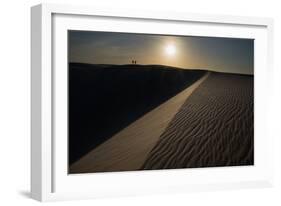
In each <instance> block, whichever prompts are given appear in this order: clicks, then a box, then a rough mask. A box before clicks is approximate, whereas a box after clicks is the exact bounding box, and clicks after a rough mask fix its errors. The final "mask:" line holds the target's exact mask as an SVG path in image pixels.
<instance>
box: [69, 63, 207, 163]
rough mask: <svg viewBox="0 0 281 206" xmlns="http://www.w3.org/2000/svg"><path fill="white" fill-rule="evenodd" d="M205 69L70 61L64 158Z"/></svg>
mask: <svg viewBox="0 0 281 206" xmlns="http://www.w3.org/2000/svg"><path fill="white" fill-rule="evenodd" d="M205 73H206V71H199V70H187V69H180V68H174V67H168V66H162V65H91V64H81V63H70V64H69V95H68V96H69V99H68V103H69V105H68V114H69V116H68V117H69V121H68V123H69V131H68V133H69V145H68V151H69V162H70V164H72V163H74V162H76V161H77V160H79V159H80V158H81V157H83V156H84V155H85V154H87V153H88V152H90V151H92V150H93V149H94V148H96V147H97V146H99V145H100V144H102V143H103V142H105V141H107V140H108V139H110V138H111V137H112V136H114V135H115V134H117V133H118V132H120V131H121V130H123V129H124V128H126V127H127V126H129V125H130V124H132V123H133V122H134V121H136V120H137V119H139V118H140V117H142V116H143V115H145V114H146V113H148V112H150V111H151V110H153V109H155V108H157V107H158V106H159V105H161V104H162V103H164V102H165V101H167V100H168V99H170V98H172V97H173V96H175V95H177V94H178V93H180V92H181V91H183V90H184V89H186V88H187V87H188V86H190V85H192V84H193V83H194V82H195V81H197V80H198V79H199V78H201V77H202V76H203V75H204V74H205Z"/></svg>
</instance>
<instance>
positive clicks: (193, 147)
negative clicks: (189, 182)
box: [142, 73, 254, 169]
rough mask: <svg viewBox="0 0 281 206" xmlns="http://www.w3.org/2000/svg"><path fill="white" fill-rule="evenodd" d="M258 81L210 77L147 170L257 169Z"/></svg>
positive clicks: (151, 155) (175, 122)
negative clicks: (255, 143)
mask: <svg viewBox="0 0 281 206" xmlns="http://www.w3.org/2000/svg"><path fill="white" fill-rule="evenodd" d="M253 95H254V94H253V76H250V75H248V76H247V75H237V74H223V73H211V74H210V76H209V77H208V78H207V79H206V80H205V81H204V82H203V83H202V84H201V85H200V86H199V87H198V88H197V89H196V91H195V92H193V93H192V95H191V96H190V97H189V98H188V99H187V100H186V102H185V103H184V104H183V106H182V107H181V108H180V110H179V112H178V113H177V114H176V115H175V116H174V118H173V120H172V121H171V122H170V124H169V126H168V127H167V128H166V130H165V131H164V132H163V134H162V135H161V137H160V138H159V141H158V142H157V144H156V146H155V147H154V148H153V149H152V151H151V152H150V153H149V155H148V158H147V159H146V161H145V163H144V164H143V166H142V169H172V168H196V167H214V166H235V165H252V164H253V163H254V151H253V141H254V128H253V127H254V125H253V124H254V123H253V121H254V120H253V118H254V114H253V106H254V103H253V100H254V98H253Z"/></svg>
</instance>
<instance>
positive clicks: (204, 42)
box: [68, 31, 254, 74]
mask: <svg viewBox="0 0 281 206" xmlns="http://www.w3.org/2000/svg"><path fill="white" fill-rule="evenodd" d="M68 38H69V39H68V41H69V61H70V62H81V63H91V64H130V63H131V62H132V60H136V61H137V63H138V64H162V65H170V66H175V67H181V68H192V69H195V68H198V69H209V70H215V71H221V72H231V73H244V74H253V70H254V40H252V39H234V38H214V37H192V36H164V35H150V34H129V33H114V32H92V31H69V36H68Z"/></svg>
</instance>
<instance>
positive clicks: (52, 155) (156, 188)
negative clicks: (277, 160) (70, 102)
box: [31, 4, 273, 201]
mask: <svg viewBox="0 0 281 206" xmlns="http://www.w3.org/2000/svg"><path fill="white" fill-rule="evenodd" d="M116 21H118V25H117V24H116ZM135 24H138V26H134V25H135ZM154 24H158V25H159V27H157V28H156V27H154V26H153V25H154ZM198 25H199V26H198ZM31 26H32V29H31V40H32V41H31V50H32V51H31V52H32V53H31V56H32V60H31V67H32V68H31V71H32V85H31V90H32V91H31V93H32V100H31V103H32V114H31V119H32V120H31V123H32V129H31V134H32V135H31V196H32V198H34V199H36V200H39V201H52V200H68V199H83V198H95V197H112V196H120V195H135V194H150V193H173V192H188V191H206V190H207V191H209V190H217V189H222V190H224V189H237V188H251V187H270V186H272V185H273V152H272V148H273V134H272V133H270V131H269V130H268V128H267V126H266V124H267V122H268V119H267V113H266V110H267V109H268V101H269V100H270V98H271V97H270V95H271V94H270V93H268V92H267V91H270V90H266V89H265V88H270V87H271V79H272V77H273V60H272V58H273V54H272V52H273V48H272V47H273V36H272V35H273V32H272V29H273V21H272V19H269V18H258V17H237V16H223V15H202V14H189V13H174V12H171V13H166V12H165V13H164V12H163V13H161V12H152V11H133V10H130V11H128V10H121V9H118V10H115V9H109V8H92V7H86V6H84V7H83V6H70V5H57V4H40V5H37V6H34V7H32V9H31ZM191 27H192V31H191V29H190V30H188V29H187V28H191ZM70 28H71V29H73V28H74V29H75V28H76V29H82V30H93V29H95V30H101V31H126V32H130V31H131V32H135V33H141V32H144V33H146V32H150V33H155V34H157V33H159V34H177V35H184V34H189V35H190V34H193V35H201V36H222V37H241V38H243V37H249V38H255V39H256V40H257V41H256V45H257V46H255V165H254V166H252V167H235V168H234V167H229V168H203V169H177V170H169V171H168V170H161V171H145V172H142V171H137V172H122V173H98V174H83V175H68V174H67V168H66V163H67V159H66V153H67V148H66V145H67V142H66V138H65V135H66V131H65V125H66V124H65V123H64V122H65V118H66V117H67V114H66V110H60V109H58V108H61V107H62V106H63V105H64V103H65V99H66V97H67V94H66V92H65V91H66V87H67V86H66V73H65V69H61V68H65V65H66V63H67V62H66V61H65V59H66V56H67V54H66V52H65V51H66V47H67V41H66V36H65V34H66V33H65V32H66V31H67V30H68V29H70ZM169 28H173V29H169ZM192 32H193V33H192ZM196 32H197V33H196ZM58 68H60V69H58ZM163 180H165V181H163ZM82 186H83V187H82Z"/></svg>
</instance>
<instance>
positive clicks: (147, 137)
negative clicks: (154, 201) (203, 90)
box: [69, 72, 209, 173]
mask: <svg viewBox="0 0 281 206" xmlns="http://www.w3.org/2000/svg"><path fill="white" fill-rule="evenodd" d="M208 75H209V72H207V73H206V74H205V75H204V76H203V77H202V78H200V79H199V80H197V81H196V82H195V83H194V84H192V85H191V86H189V87H188V88H186V89H185V90H183V91H182V92H180V93H179V94H177V95H176V96H174V97H172V98H171V99H169V100H167V101H166V102H164V103H163V104H161V105H160V106H158V107H157V108H155V109H153V110H152V111H150V112H148V113H147V114H145V115H144V116H142V117H141V118H139V119H138V120H137V121H135V122H134V123H132V124H130V125H129V126H128V127H126V128H125V129H123V130H121V131H120V132H118V133H117V134H115V135H114V136H113V137H111V138H110V139H109V140H107V141H105V142H104V143H102V144H101V145H99V146H98V147H96V148H95V149H93V150H92V151H90V152H89V153H88V154H86V155H84V156H83V157H82V158H81V159H79V160H78V161H76V162H75V163H73V164H72V165H71V166H70V168H69V172H70V173H90V172H109V171H131V170H139V169H140V168H141V166H142V165H143V164H144V162H145V161H146V159H147V156H148V154H149V152H150V151H151V150H152V148H153V147H154V146H155V145H156V143H157V142H158V140H159V137H160V135H161V134H162V133H163V132H164V131H165V129H166V128H167V126H168V125H169V123H170V122H171V120H172V119H173V117H174V116H175V114H176V113H177V112H178V111H179V109H180V108H181V107H182V105H183V104H184V103H185V101H186V99H187V98H188V97H189V96H190V95H191V94H192V92H193V91H194V90H196V88H197V87H198V86H199V85H200V84H202V82H204V81H205V80H206V79H207V78H208Z"/></svg>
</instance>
